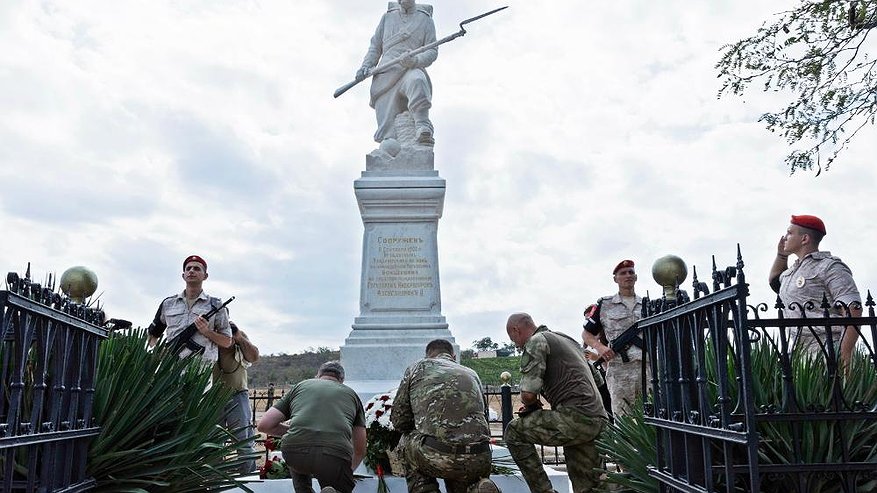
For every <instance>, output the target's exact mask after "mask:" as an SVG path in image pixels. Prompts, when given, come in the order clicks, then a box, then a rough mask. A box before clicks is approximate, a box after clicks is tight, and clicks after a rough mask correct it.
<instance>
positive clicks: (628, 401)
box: [606, 357, 649, 416]
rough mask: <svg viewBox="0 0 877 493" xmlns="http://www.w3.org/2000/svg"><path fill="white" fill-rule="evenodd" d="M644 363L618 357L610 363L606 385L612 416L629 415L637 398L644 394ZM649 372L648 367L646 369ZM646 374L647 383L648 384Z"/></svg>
mask: <svg viewBox="0 0 877 493" xmlns="http://www.w3.org/2000/svg"><path fill="white" fill-rule="evenodd" d="M641 365H642V361H639V360H637V361H628V362H627V363H625V362H623V361H621V357H617V358H615V359H613V360H612V361H610V362H609V364H608V365H607V368H606V385H607V386H608V387H609V396H610V399H611V401H612V415H613V416H621V415H623V414H628V413H629V411H630V407H631V406H633V403H634V401H636V396H637V395H640V394H641V393H642V366H641ZM646 371H647V372H648V366H647V367H646ZM648 375H649V374H648V373H646V382H648Z"/></svg>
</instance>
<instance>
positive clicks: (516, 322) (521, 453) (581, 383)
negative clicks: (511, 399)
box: [505, 313, 606, 493]
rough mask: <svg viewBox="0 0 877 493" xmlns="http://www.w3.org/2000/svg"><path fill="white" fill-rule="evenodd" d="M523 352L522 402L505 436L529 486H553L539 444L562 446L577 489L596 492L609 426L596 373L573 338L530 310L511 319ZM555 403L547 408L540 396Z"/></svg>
mask: <svg viewBox="0 0 877 493" xmlns="http://www.w3.org/2000/svg"><path fill="white" fill-rule="evenodd" d="M506 332H507V333H508V335H509V339H511V340H512V342H514V343H515V345H516V346H517V347H519V348H523V350H524V352H523V354H522V355H521V403H522V404H523V406H522V407H521V410H520V411H518V417H517V418H515V419H513V420H512V422H511V423H509V425H508V427H507V428H506V430H505V441H506V446H507V447H508V449H509V452H510V453H511V455H512V458H513V459H514V460H515V463H516V464H517V465H518V467H519V468H520V469H521V474H522V475H523V476H524V479H525V480H526V481H527V485H528V486H529V487H530V491H532V492H534V493H546V492H550V491H553V488H552V487H551V482H550V481H549V480H548V475H547V474H546V473H545V470H544V468H543V466H542V461H541V460H540V458H539V454H538V453H537V452H536V447H535V445H534V444H536V443H539V444H543V445H554V446H558V445H559V446H562V447H563V454H564V457H565V458H566V470H567V473H568V474H569V479H570V480H571V481H572V486H573V491H574V492H575V493H583V492H587V491H592V490H593V489H594V488H595V487H596V486H597V484H598V483H599V481H600V479H599V474H598V473H597V472H596V471H595V469H596V468H598V467H600V457H599V456H598V454H597V448H596V446H595V444H594V441H595V440H596V439H597V437H598V436H599V435H600V433H601V432H602V431H603V428H604V426H605V425H606V410H605V409H603V403H602V401H601V399H600V395H599V393H598V391H597V385H596V383H595V382H594V377H593V374H592V373H591V370H590V369H589V368H588V363H587V361H586V360H585V356H584V355H583V354H582V350H581V348H580V346H579V344H578V342H576V341H575V340H574V339H572V338H571V337H568V336H566V335H564V334H561V333H558V332H552V331H550V330H548V328H547V327H545V326H544V325H542V326H539V327H538V328H537V327H536V324H535V323H534V322H533V319H532V318H531V317H530V315H527V314H526V313H516V314H513V315H512V316H510V317H509V320H508V323H507V324H506ZM540 395H541V396H543V397H545V400H546V401H548V403H549V404H550V405H551V409H550V410H546V409H542V402H541V401H540V400H539V396H540Z"/></svg>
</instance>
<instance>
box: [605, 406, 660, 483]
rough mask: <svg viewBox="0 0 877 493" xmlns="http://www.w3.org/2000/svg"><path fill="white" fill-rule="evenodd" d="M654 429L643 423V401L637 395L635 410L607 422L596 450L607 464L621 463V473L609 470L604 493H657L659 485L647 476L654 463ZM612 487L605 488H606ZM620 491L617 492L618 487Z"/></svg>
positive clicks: (655, 459)
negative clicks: (608, 459)
mask: <svg viewBox="0 0 877 493" xmlns="http://www.w3.org/2000/svg"><path fill="white" fill-rule="evenodd" d="M656 443H657V437H656V435H655V428H654V427H653V426H649V425H647V424H645V421H644V415H643V400H642V397H639V396H637V399H636V403H635V405H634V409H633V411H632V412H631V413H630V414H626V415H622V416H619V417H617V419H615V422H614V423H610V424H609V425H608V426H607V427H606V429H605V430H604V431H603V434H601V435H600V438H599V439H598V440H597V451H598V452H600V454H602V455H603V456H604V457H608V458H610V461H612V462H613V463H616V464H621V465H622V466H623V467H624V472H618V471H616V470H614V469H610V470H609V471H608V472H607V473H606V476H607V480H608V481H607V482H606V483H604V491H640V492H644V493H657V492H658V482H657V481H656V480H655V479H654V478H652V477H650V476H649V472H648V469H647V468H648V466H649V465H653V464H657V462H658V455H657V451H656V450H657V449H656ZM610 484H611V485H613V487H612V489H611V490H610V489H608V488H609V486H608V485H610ZM616 485H617V486H620V487H621V489H618V487H617V486H616Z"/></svg>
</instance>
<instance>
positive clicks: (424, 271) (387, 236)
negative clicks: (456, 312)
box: [361, 223, 441, 315]
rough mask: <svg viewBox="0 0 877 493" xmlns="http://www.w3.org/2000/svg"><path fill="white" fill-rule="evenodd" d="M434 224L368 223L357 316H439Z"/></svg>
mask: <svg viewBox="0 0 877 493" xmlns="http://www.w3.org/2000/svg"><path fill="white" fill-rule="evenodd" d="M435 237H436V235H435V224H430V223H415V224H411V225H406V226H401V225H398V224H371V225H369V227H368V228H367V232H366V243H367V246H366V248H365V251H366V252H367V256H366V258H364V262H363V277H364V279H363V282H364V285H365V289H364V290H362V295H363V296H362V300H361V301H362V303H361V315H366V314H367V313H370V312H371V313H376V312H388V311H405V312H407V311H414V312H417V311H427V312H433V313H440V311H441V307H440V306H439V305H440V301H439V300H440V299H441V297H440V294H439V280H438V266H437V265H436V264H437V259H436V256H435V252H436V246H435Z"/></svg>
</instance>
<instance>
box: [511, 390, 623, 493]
mask: <svg viewBox="0 0 877 493" xmlns="http://www.w3.org/2000/svg"><path fill="white" fill-rule="evenodd" d="M604 426H606V420H605V419H603V418H601V417H594V416H587V415H585V414H584V413H582V412H581V411H578V410H576V409H572V408H563V407H561V408H558V409H557V410H545V409H540V410H538V411H533V412H532V413H530V414H527V415H526V416H521V417H517V418H515V419H513V420H512V421H511V423H509V425H508V427H507V428H506V430H505V442H506V446H507V447H508V449H509V452H510V453H511V455H512V459H514V460H515V463H516V464H517V465H518V468H520V469H521V474H522V475H523V476H524V479H525V480H526V481H527V486H529V487H530V491H531V492H533V493H548V492H551V491H553V488H552V487H551V482H550V481H549V480H548V474H546V473H545V469H544V468H543V466H542V460H541V459H540V457H539V453H538V452H536V446H535V445H534V444H537V443H539V444H543V445H552V446H562V447H563V455H564V457H565V458H566V471H567V474H569V479H570V481H572V488H573V492H574V493H585V492H588V491H592V490H593V489H594V488H595V487H596V486H597V484H599V482H600V473H599V472H598V471H596V469H597V468H599V467H600V456H599V455H598V454H597V447H596V446H595V444H594V440H596V438H597V437H598V436H599V435H600V433H601V432H602V431H603V427H604Z"/></svg>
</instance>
